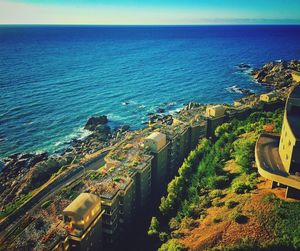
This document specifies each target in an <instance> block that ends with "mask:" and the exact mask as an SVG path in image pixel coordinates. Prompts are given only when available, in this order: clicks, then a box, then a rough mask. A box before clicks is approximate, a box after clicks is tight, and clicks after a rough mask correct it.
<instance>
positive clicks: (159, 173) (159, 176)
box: [144, 132, 169, 195]
mask: <svg viewBox="0 0 300 251" xmlns="http://www.w3.org/2000/svg"><path fill="white" fill-rule="evenodd" d="M144 144H145V146H146V147H148V148H149V149H150V151H151V154H152V155H153V159H152V174H151V176H152V190H153V192H154V193H156V191H157V190H161V188H162V187H163V186H164V185H165V184H166V183H167V181H168V179H167V175H168V149H169V148H168V147H169V143H167V136H166V135H165V134H163V133H161V132H153V133H151V134H150V135H149V136H148V137H146V138H145V143H144ZM156 194H158V195H159V193H156Z"/></svg>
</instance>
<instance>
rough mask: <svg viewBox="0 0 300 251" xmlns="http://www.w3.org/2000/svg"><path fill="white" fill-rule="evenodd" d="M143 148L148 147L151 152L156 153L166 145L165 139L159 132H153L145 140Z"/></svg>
mask: <svg viewBox="0 0 300 251" xmlns="http://www.w3.org/2000/svg"><path fill="white" fill-rule="evenodd" d="M144 144H145V146H147V147H149V148H150V150H151V152H153V153H157V152H159V150H161V149H162V148H163V147H164V146H165V145H166V144H167V137H166V135H165V134H163V133H160V132H153V133H151V134H150V135H149V136H148V137H146V138H145V143H144Z"/></svg>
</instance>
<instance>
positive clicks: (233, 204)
mask: <svg viewBox="0 0 300 251" xmlns="http://www.w3.org/2000/svg"><path fill="white" fill-rule="evenodd" d="M238 204H239V203H238V202H237V201H234V200H228V201H226V202H225V206H226V207H227V208H235V207H236V206H237V205H238Z"/></svg>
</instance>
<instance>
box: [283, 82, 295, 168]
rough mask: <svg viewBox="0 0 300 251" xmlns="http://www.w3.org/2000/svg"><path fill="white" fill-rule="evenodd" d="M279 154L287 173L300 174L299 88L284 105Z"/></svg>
mask: <svg viewBox="0 0 300 251" xmlns="http://www.w3.org/2000/svg"><path fill="white" fill-rule="evenodd" d="M279 154H280V158H281V160H282V163H283V166H284V168H285V170H286V171H287V172H289V173H296V172H300V86H297V87H296V88H295V89H294V90H293V91H292V92H291V94H290V95H289V97H288V100H287V103H286V107H285V113H284V118H283V125H282V132H281V137H280V145H279Z"/></svg>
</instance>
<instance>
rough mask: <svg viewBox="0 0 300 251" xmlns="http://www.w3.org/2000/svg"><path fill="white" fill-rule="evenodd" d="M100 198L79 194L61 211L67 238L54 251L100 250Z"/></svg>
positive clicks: (101, 240)
mask: <svg viewBox="0 0 300 251" xmlns="http://www.w3.org/2000/svg"><path fill="white" fill-rule="evenodd" d="M103 213H104V211H103V210H102V208H101V201H100V198H99V197H98V196H96V195H93V194H89V193H81V194H80V195H79V196H78V197H77V198H76V199H75V200H74V201H73V202H72V203H71V204H70V205H69V206H68V207H67V208H65V209H64V211H63V218H64V223H65V225H66V229H67V232H68V236H67V237H66V239H65V240H64V241H62V242H60V243H59V244H58V245H57V246H56V247H55V248H54V250H74V251H80V250H86V251H88V250H95V249H97V250H102V247H103V243H102V242H103V239H102V216H103Z"/></svg>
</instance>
